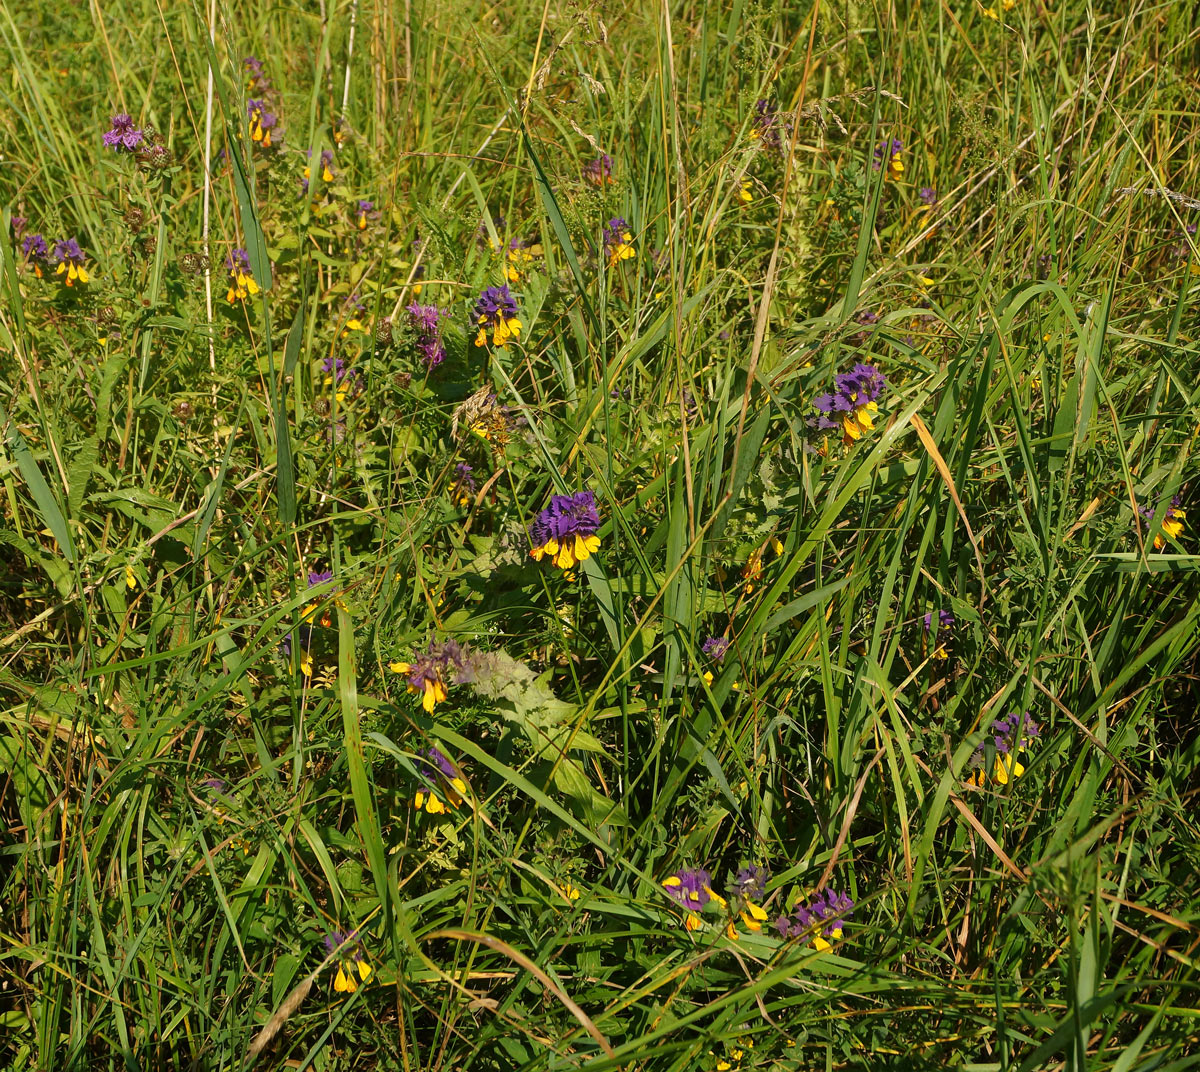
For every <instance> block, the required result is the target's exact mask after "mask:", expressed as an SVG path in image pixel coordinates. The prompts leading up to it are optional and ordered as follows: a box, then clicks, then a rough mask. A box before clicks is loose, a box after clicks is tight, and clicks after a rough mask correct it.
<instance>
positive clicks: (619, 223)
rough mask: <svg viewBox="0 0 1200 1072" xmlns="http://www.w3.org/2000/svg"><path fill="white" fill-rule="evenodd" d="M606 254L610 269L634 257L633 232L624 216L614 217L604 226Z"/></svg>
mask: <svg viewBox="0 0 1200 1072" xmlns="http://www.w3.org/2000/svg"><path fill="white" fill-rule="evenodd" d="M604 252H605V255H606V256H607V257H608V266H609V267H610V268H615V267H616V266H617V265H618V264H620V262H621V261H627V260H629V258H630V257H632V256H633V254H634V249H633V232H632V231H630V230H629V224H628V223H627V222H626V221H625V217H624V216H614V217H613V218H612V219H611V220H609V221H608V223H606V224H605V225H604Z"/></svg>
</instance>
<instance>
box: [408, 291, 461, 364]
mask: <svg viewBox="0 0 1200 1072" xmlns="http://www.w3.org/2000/svg"><path fill="white" fill-rule="evenodd" d="M406 312H407V313H408V317H409V322H410V323H411V324H412V328H413V331H415V332H416V336H417V350H418V352H419V353H420V355H421V362H422V364H424V366H425V369H426V371H429V372H432V371H433V370H434V369H435V368H437V367H438V365H440V364H441V363H442V362H443V361H445V360H446V346H445V344H444V343H443V342H442V321H443V320H444V319H446V317H448V316H449V315H450V313H449V311H448V310H445V309H439V308H438V307H437V306H436V305H418V304H417V303H416V302H413V303H412V305H409V306H408V307H407V309H406Z"/></svg>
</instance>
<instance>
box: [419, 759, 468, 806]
mask: <svg viewBox="0 0 1200 1072" xmlns="http://www.w3.org/2000/svg"><path fill="white" fill-rule="evenodd" d="M424 756H425V758H426V759H428V760H429V761H430V762H431V763H432V764H433V766H432V767H429V766H425V765H424V764H422V765H421V766H420V767H419V768H418V773H419V774H420V775H421V778H422V779H423V780H424V782H425V785H424V786H423V787H422V788H420V789H418V790H417V792H416V794H415V795H414V796H413V807H414V808H416V809H417V811H426V812H428V813H429V814H430V815H444V814H445V813H446V812H450V811H454V810H455V809H456V808H457V807H458V806H459V805H460V804H462V802H463V801H464V800H465V799H466V797H467V783H466V782H464V781H463V779H462V777H461V776H460V775H459V773H458V771H457V770H455V769H454V764H453V763H451V762H450V760H448V759H447V758H446V757H445V756H444V755H443V754H442V752H441V751H440V750H438V749H437V748H433V747H430V748H429V749H428V750H427V751H425V753H424Z"/></svg>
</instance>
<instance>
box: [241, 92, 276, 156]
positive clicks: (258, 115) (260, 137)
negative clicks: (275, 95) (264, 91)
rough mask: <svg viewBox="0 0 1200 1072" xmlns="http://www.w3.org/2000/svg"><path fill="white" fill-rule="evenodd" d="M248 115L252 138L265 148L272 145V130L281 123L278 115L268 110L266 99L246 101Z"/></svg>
mask: <svg viewBox="0 0 1200 1072" xmlns="http://www.w3.org/2000/svg"><path fill="white" fill-rule="evenodd" d="M246 117H247V118H248V119H249V120H250V140H251V141H253V142H257V143H258V144H260V145H261V146H262V147H263V148H264V149H267V148H269V147H270V145H271V131H272V130H274V129H275V127H276V125H277V124H278V123H279V118H278V116H276V115H275V113H274V112H270V111H268V110H267V102H266V101H265V100H261V99H260V100H248V101H246Z"/></svg>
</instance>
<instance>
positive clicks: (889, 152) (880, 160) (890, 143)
mask: <svg viewBox="0 0 1200 1072" xmlns="http://www.w3.org/2000/svg"><path fill="white" fill-rule="evenodd" d="M903 151H904V143H903V142H902V141H901V140H900V139H899V138H884V139H883V141H881V142H880V143H879V144H878V145H876V146H875V159H874V161H873V162H872V164H871V166H872V167H873V168H874V169H875V170H876V171H878V170H879V169H880V168H881V167H882V168H885V169H886V170H885V172H884V174H885V175H886V177H887V178H889V179H901V178H903V177H904V161H903V160H901V159H900V154H901V152H903Z"/></svg>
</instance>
